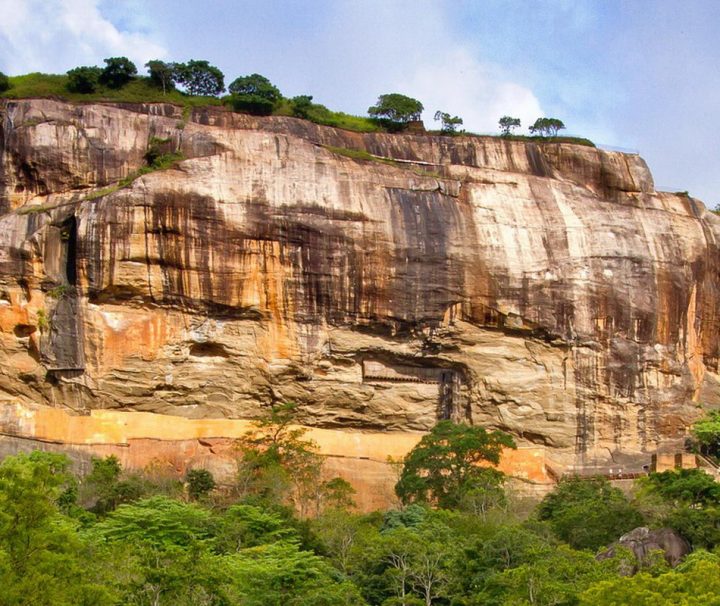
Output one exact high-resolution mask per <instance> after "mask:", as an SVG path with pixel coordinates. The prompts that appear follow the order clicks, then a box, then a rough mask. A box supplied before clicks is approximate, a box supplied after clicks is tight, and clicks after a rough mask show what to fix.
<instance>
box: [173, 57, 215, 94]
mask: <svg viewBox="0 0 720 606" xmlns="http://www.w3.org/2000/svg"><path fill="white" fill-rule="evenodd" d="M174 67H175V69H174V79H175V82H177V83H178V84H180V85H181V86H183V87H184V88H185V90H186V91H187V93H188V94H190V95H207V96H209V97H217V96H218V95H219V94H221V93H222V92H223V91H224V90H225V76H224V75H223V73H222V72H221V71H220V70H219V69H218V68H217V67H215V66H214V65H210V64H209V63H208V62H207V61H196V60H191V61H188V62H187V63H175V64H174Z"/></svg>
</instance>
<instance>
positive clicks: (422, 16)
mask: <svg viewBox="0 0 720 606" xmlns="http://www.w3.org/2000/svg"><path fill="white" fill-rule="evenodd" d="M0 15H3V18H2V19H1V20H0V71H3V72H5V73H6V74H9V75H18V74H22V73H28V72H32V71H41V72H47V73H63V72H65V71H67V70H68V69H71V68H73V67H77V66H79V65H103V62H102V60H103V59H104V58H106V57H111V56H127V57H129V58H130V59H132V60H133V61H134V62H135V63H136V64H137V65H138V67H139V68H140V69H141V70H142V67H141V66H142V65H144V63H145V62H147V61H148V60H150V59H164V60H168V61H187V60H189V59H205V60H208V61H209V62H210V63H211V64H213V65H216V66H218V67H219V68H220V69H221V70H222V71H223V72H224V73H225V78H226V84H229V83H230V82H231V81H232V80H234V79H235V78H236V77H238V76H243V75H247V74H251V73H260V74H263V75H264V76H266V77H268V78H269V79H270V80H271V81H272V82H273V83H274V84H275V85H277V86H278V87H279V88H280V90H281V91H282V93H283V94H284V95H285V96H288V97H291V96H294V95H300V94H310V95H313V97H314V100H315V102H318V103H322V104H324V105H327V106H328V107H329V108H331V109H333V110H338V111H344V112H347V113H354V114H359V115H365V113H366V112H367V109H368V107H369V106H371V105H373V104H374V103H375V102H376V100H377V97H378V96H379V95H381V94H384V93H390V92H398V93H402V94H405V95H409V96H411V97H414V98H416V99H419V100H420V101H422V103H423V104H424V106H425V108H426V111H425V114H424V116H423V118H424V119H425V122H426V125H427V126H429V127H437V124H436V123H434V122H433V116H434V114H435V111H437V110H441V111H444V112H448V113H450V114H452V115H458V116H460V117H462V118H463V120H464V127H465V128H466V129H467V130H469V131H472V132H479V133H494V132H497V130H498V127H497V121H498V119H499V118H500V117H501V116H503V115H510V116H514V117H518V118H520V119H521V121H522V125H523V126H522V129H521V130H522V132H527V130H526V129H527V126H529V125H530V124H532V123H533V122H534V121H535V119H536V118H538V117H541V116H550V117H555V118H559V119H561V120H562V121H563V122H564V123H565V125H566V126H567V131H566V133H567V134H573V135H578V136H584V137H588V138H590V139H592V140H593V141H595V142H596V143H597V144H599V145H601V146H607V147H611V148H619V149H621V150H623V151H631V152H639V153H640V154H641V155H642V156H643V157H644V158H645V159H646V161H647V162H648V164H649V166H650V168H651V170H652V172H653V174H654V177H655V183H656V186H657V187H658V189H666V190H670V191H689V193H690V195H692V196H694V197H697V198H700V199H701V200H703V201H704V202H705V203H706V205H707V206H708V207H710V208H712V207H714V206H715V205H716V204H720V170H718V169H717V164H718V159H719V157H720V120H719V119H718V113H720V69H719V66H720V34H719V33H718V26H720V0H682V1H680V0H282V1H281V0H254V1H250V0H204V1H203V2H198V1H194V2H191V1H184V0H0Z"/></svg>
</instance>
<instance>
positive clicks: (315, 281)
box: [0, 100, 720, 466]
mask: <svg viewBox="0 0 720 606" xmlns="http://www.w3.org/2000/svg"><path fill="white" fill-rule="evenodd" d="M0 118H1V119H2V121H1V124H2V126H1V129H2V130H1V131H0V145H1V146H2V147H0V209H2V212H3V215H2V216H1V217H0V281H1V293H0V297H1V300H0V331H2V332H0V339H1V340H0V366H1V370H0V372H1V373H2V374H0V390H2V392H4V393H5V394H7V397H8V398H12V399H15V400H20V401H27V402H35V403H40V404H46V405H51V406H54V407H63V408H66V409H68V410H71V411H76V412H77V413H86V412H87V411H89V410H91V409H108V408H115V409H121V410H126V411H146V412H156V413H164V414H169V415H175V416H182V417H187V418H196V419H200V418H230V419H243V418H253V417H255V416H257V415H258V414H259V412H260V410H261V409H262V407H263V406H264V405H267V404H270V403H273V402H281V401H293V402H296V403H297V404H298V405H299V407H300V410H301V419H300V420H301V421H302V422H304V423H305V424H307V425H312V426H317V427H325V428H341V429H345V430H347V431H348V434H349V437H348V439H350V437H351V436H350V434H351V433H358V432H362V431H363V430H365V431H373V432H377V431H386V432H388V436H389V437H388V439H391V435H392V434H391V432H417V431H426V430H428V429H429V428H431V427H432V426H433V424H434V423H436V422H437V420H438V419H440V418H446V417H451V418H455V419H466V420H468V421H471V422H473V423H476V424H482V425H485V426H488V427H493V428H500V429H503V430H506V431H509V432H511V433H513V434H514V435H515V436H516V438H517V440H518V442H519V443H520V444H526V445H530V444H535V445H543V446H546V447H547V448H548V450H549V452H550V453H551V455H552V457H553V458H554V460H555V461H557V462H559V464H560V465H564V466H573V465H581V466H582V465H585V466H590V465H595V464H599V463H602V462H608V461H627V462H632V461H636V462H639V461H640V460H643V461H644V460H645V459H646V458H647V453H650V452H654V451H655V450H657V449H658V448H660V449H663V448H673V447H675V446H676V445H677V444H680V443H682V441H683V437H684V435H685V432H686V428H687V426H688V424H689V423H691V422H692V420H693V419H694V418H695V416H696V415H697V408H696V402H697V401H698V400H700V399H704V400H708V399H709V400H713V399H717V392H718V390H717V374H716V373H717V363H718V332H719V317H718V314H719V310H718V298H719V294H720V293H719V292H718V290H719V286H720V284H719V282H720V277H719V276H720V257H719V255H718V236H720V218H718V217H716V216H715V215H714V214H712V213H710V212H708V211H707V210H706V209H705V207H704V206H703V205H702V204H701V203H700V202H699V201H697V200H694V199H692V198H690V197H688V196H686V195H676V194H669V193H661V192H656V191H655V190H654V186H653V181H652V178H651V175H650V173H649V171H648V169H647V167H646V165H645V163H644V162H643V160H642V159H641V158H640V157H638V156H637V155H627V154H621V153H614V152H606V151H600V150H597V149H594V148H590V147H581V146H576V145H570V144H543V145H539V144H534V143H525V142H522V141H506V140H502V139H497V138H489V137H479V138H476V137H473V138H470V137H438V136H426V135H393V134H358V133H350V132H346V131H341V130H337V129H332V128H327V127H321V126H317V125H314V124H311V123H309V122H304V121H300V120H295V119H291V118H280V117H273V118H262V119H258V118H252V117H249V116H243V115H239V114H233V113H230V112H227V111H222V110H220V109H212V110H195V111H194V112H193V113H192V114H191V115H190V116H188V115H185V116H184V115H183V112H182V110H181V108H176V107H172V106H169V105H135V106H125V105H92V104H88V105H71V104H65V103H61V102H56V101H50V100H27V101H12V102H10V101H7V102H4V104H3V105H1V106H0ZM153 142H154V143H155V144H157V145H161V146H162V147H163V149H164V150H165V151H168V152H170V151H179V152H181V153H182V155H183V158H184V160H183V161H181V162H179V163H178V164H177V165H176V166H175V167H174V168H171V169H168V170H161V171H155V172H151V173H148V174H145V175H143V176H140V177H139V178H136V179H135V180H134V181H132V182H130V183H129V185H127V186H125V187H121V188H118V187H117V184H118V183H119V182H120V181H121V180H122V179H124V178H126V177H127V176H128V175H132V174H133V173H134V171H137V170H138V169H139V168H140V167H142V166H143V165H144V162H145V160H144V156H145V154H146V152H147V149H148V146H149V145H150V144H151V143H153ZM345 150H359V151H362V152H367V153H365V154H355V157H350V155H349V154H348V153H347V152H346V151H345ZM368 154H372V155H373V156H376V157H380V158H376V159H369V158H371V156H369V155H368ZM387 159H392V161H390V160H387ZM381 160H382V161H381ZM701 394H702V395H701ZM147 437H152V436H147ZM68 440H69V441H72V436H68ZM628 464H630V463H628Z"/></svg>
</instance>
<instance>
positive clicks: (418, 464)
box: [395, 421, 515, 508]
mask: <svg viewBox="0 0 720 606" xmlns="http://www.w3.org/2000/svg"><path fill="white" fill-rule="evenodd" d="M503 448H515V442H514V441H513V439H512V437H510V436H509V435H508V434H506V433H503V432H501V431H493V432H491V433H489V432H487V431H486V430H485V429H484V428H483V427H477V426H470V425H465V424H464V423H459V424H458V423H453V422H452V421H440V422H439V423H438V424H437V425H436V426H435V427H433V430H432V431H431V432H430V433H429V434H428V435H426V436H424V437H423V439H422V440H420V443H419V444H418V445H417V446H415V448H413V449H412V450H411V451H410V452H409V453H408V454H407V456H406V457H405V460H404V465H403V470H402V473H401V475H400V480H399V481H398V483H397V484H396V485H395V492H396V493H397V495H398V496H399V497H400V499H401V500H402V501H403V503H412V502H420V503H434V504H437V505H438V506H439V507H443V508H452V507H456V506H458V505H459V504H460V503H461V502H462V501H463V500H464V498H465V497H466V496H467V495H468V494H470V493H471V492H472V491H474V490H478V489H483V488H485V487H488V486H499V485H500V484H501V483H502V480H503V477H504V474H503V473H502V472H501V471H498V470H497V469H495V468H494V467H490V466H489V465H488V464H491V465H497V464H498V463H499V462H500V455H501V453H502V451H503Z"/></svg>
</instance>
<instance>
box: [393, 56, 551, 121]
mask: <svg viewBox="0 0 720 606" xmlns="http://www.w3.org/2000/svg"><path fill="white" fill-rule="evenodd" d="M399 86H400V87H401V89H402V90H403V91H406V92H407V94H409V95H410V96H412V97H415V98H417V99H420V100H421V101H422V103H423V105H424V106H425V110H426V111H425V113H424V115H423V117H424V119H425V124H426V126H430V125H431V123H432V121H433V116H434V114H435V112H436V111H437V110H441V111H444V112H448V113H450V114H452V115H458V116H460V117H461V118H462V119H463V121H464V122H463V128H465V129H466V130H469V131H473V132H480V133H494V132H497V130H498V120H499V119H500V118H501V117H502V116H505V115H509V116H513V117H515V118H520V120H521V122H522V126H523V129H525V128H526V127H527V126H529V125H530V124H532V123H533V122H534V121H535V119H536V118H539V117H540V116H542V115H543V112H542V109H541V108H540V103H539V101H538V100H537V98H536V97H535V95H534V94H533V92H532V91H531V90H530V89H529V88H526V87H525V86H522V85H521V84H518V83H516V82H513V81H512V80H511V79H510V78H509V76H508V75H507V74H504V73H503V72H502V71H501V70H500V69H499V68H497V67H496V66H493V65H491V64H488V63H483V62H482V61H480V60H479V59H476V58H475V57H473V56H472V54H471V53H470V52H468V50H466V49H464V48H461V47H456V48H454V49H450V50H447V51H445V52H444V53H442V54H438V55H435V56H434V57H433V59H432V61H430V62H426V63H423V64H422V65H420V66H418V67H417V68H415V70H414V72H413V74H412V75H411V76H410V77H409V78H408V79H407V80H405V81H403V82H401V83H400V85H399ZM437 126H438V125H437V124H436V125H435V127H437Z"/></svg>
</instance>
